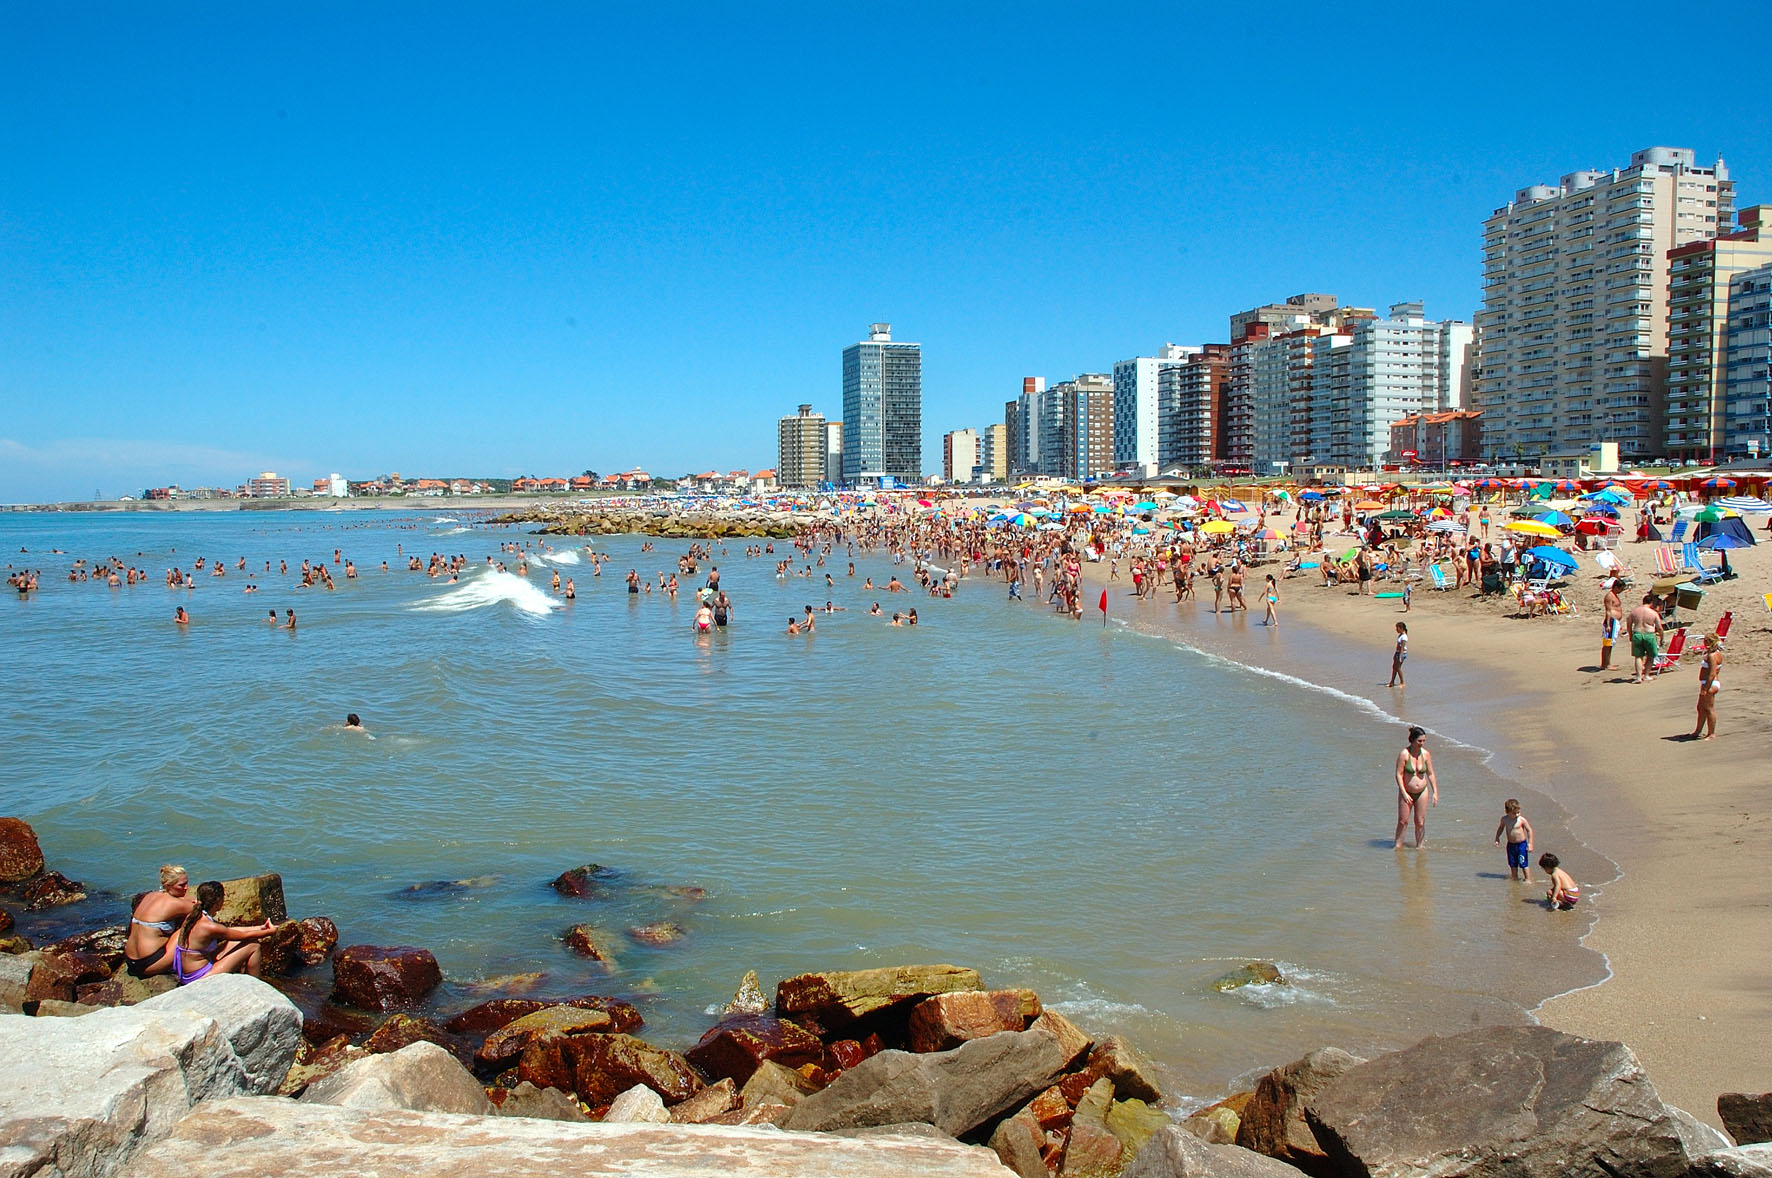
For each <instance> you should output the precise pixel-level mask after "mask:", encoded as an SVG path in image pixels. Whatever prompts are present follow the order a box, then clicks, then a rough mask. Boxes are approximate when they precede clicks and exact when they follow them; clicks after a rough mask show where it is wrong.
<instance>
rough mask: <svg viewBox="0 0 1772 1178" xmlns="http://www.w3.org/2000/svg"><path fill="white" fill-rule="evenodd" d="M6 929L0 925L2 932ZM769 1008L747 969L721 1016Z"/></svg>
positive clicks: (757, 983)
mask: <svg viewBox="0 0 1772 1178" xmlns="http://www.w3.org/2000/svg"><path fill="white" fill-rule="evenodd" d="M5 931H6V927H5V926H4V925H0V933H3V932H5ZM768 1009H769V999H768V998H767V997H765V996H764V994H763V984H762V983H761V982H759V981H758V980H757V971H756V970H754V969H753V970H748V971H746V973H745V975H744V978H743V979H742V980H741V981H740V982H739V983H738V991H737V992H736V993H735V994H733V995H732V1001H731V1002H728V1003H727V1004H726V1005H725V1006H723V1007H721V1008H720V1017H721V1018H731V1017H732V1016H733V1015H735V1014H763V1013H765V1012H766V1011H767V1010H768Z"/></svg>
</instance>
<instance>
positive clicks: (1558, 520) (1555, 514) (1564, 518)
mask: <svg viewBox="0 0 1772 1178" xmlns="http://www.w3.org/2000/svg"><path fill="white" fill-rule="evenodd" d="M1538 522H1539V523H1541V524H1555V525H1556V526H1558V527H1563V526H1565V525H1567V524H1572V523H1574V522H1575V521H1574V520H1573V519H1571V518H1569V516H1568V515H1566V514H1564V513H1563V512H1561V511H1547V512H1544V513H1543V514H1542V515H1540V516H1539V517H1538Z"/></svg>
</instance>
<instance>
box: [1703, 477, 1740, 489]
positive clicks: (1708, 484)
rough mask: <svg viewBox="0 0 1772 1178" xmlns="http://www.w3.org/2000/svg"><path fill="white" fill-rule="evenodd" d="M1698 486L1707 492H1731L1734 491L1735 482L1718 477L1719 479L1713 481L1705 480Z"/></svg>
mask: <svg viewBox="0 0 1772 1178" xmlns="http://www.w3.org/2000/svg"><path fill="white" fill-rule="evenodd" d="M1698 485H1699V486H1701V487H1703V488H1704V489H1705V490H1707V491H1733V490H1734V489H1735V480H1734V479H1725V478H1720V477H1719V478H1713V479H1705V480H1704V481H1703V482H1702V483H1699V484H1698Z"/></svg>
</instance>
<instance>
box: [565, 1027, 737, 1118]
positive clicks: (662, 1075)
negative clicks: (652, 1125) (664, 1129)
mask: <svg viewBox="0 0 1772 1178" xmlns="http://www.w3.org/2000/svg"><path fill="white" fill-rule="evenodd" d="M559 1042H560V1043H561V1045H562V1046H563V1047H564V1049H565V1053H566V1055H567V1056H568V1057H569V1058H570V1059H571V1061H572V1087H573V1091H575V1092H577V1093H578V1098H579V1099H580V1100H582V1101H584V1102H585V1103H586V1104H588V1105H605V1104H608V1103H610V1102H611V1101H613V1100H614V1099H615V1098H616V1097H617V1096H620V1095H621V1094H622V1093H623V1092H626V1091H627V1090H628V1089H629V1088H632V1087H633V1086H634V1085H636V1084H644V1085H646V1087H648V1088H650V1089H652V1090H653V1091H654V1092H656V1093H658V1095H659V1096H660V1097H661V1098H662V1099H663V1100H664V1102H665V1103H666V1104H676V1103H678V1102H679V1101H683V1100H687V1099H689V1098H690V1097H691V1096H694V1095H695V1093H696V1092H697V1091H698V1090H699V1089H700V1088H701V1086H702V1085H701V1080H700V1078H699V1077H697V1076H696V1074H695V1069H694V1068H692V1067H690V1066H689V1061H688V1060H686V1059H684V1058H683V1057H682V1056H681V1055H678V1054H677V1053H676V1052H674V1051H665V1050H663V1049H662V1048H658V1047H654V1046H652V1044H650V1043H647V1042H645V1041H643V1040H640V1039H636V1038H634V1037H633V1036H632V1035H574V1036H571V1037H569V1038H565V1039H561V1040H559Z"/></svg>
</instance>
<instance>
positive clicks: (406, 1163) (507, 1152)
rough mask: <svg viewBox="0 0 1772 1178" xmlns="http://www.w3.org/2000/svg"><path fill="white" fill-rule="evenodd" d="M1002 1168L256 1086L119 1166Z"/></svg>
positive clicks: (143, 1170)
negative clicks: (287, 1095)
mask: <svg viewBox="0 0 1772 1178" xmlns="http://www.w3.org/2000/svg"><path fill="white" fill-rule="evenodd" d="M340 1174H375V1175H379V1176H380V1178H394V1176H396V1175H427V1176H433V1178H435V1176H445V1175H447V1176H450V1178H454V1176H457V1175H464V1176H465V1175H473V1176H474V1178H534V1176H535V1175H537V1174H554V1175H562V1176H564V1175H571V1176H572V1178H602V1176H604V1175H626V1176H629V1178H632V1176H634V1175H639V1174H648V1175H655V1176H657V1178H666V1176H668V1178H830V1176H831V1175H839V1174H840V1175H842V1176H843V1178H904V1176H905V1175H913V1174H914V1175H918V1176H919V1178H1011V1176H1012V1174H1013V1171H1010V1170H1006V1169H1004V1168H1003V1166H1002V1165H1001V1164H1000V1163H999V1162H998V1161H997V1157H996V1155H995V1154H993V1153H991V1151H990V1150H988V1149H983V1148H980V1147H978V1146H972V1145H959V1144H955V1143H950V1142H943V1141H935V1140H930V1139H927V1138H916V1137H896V1136H894V1137H870V1138H866V1139H862V1140H851V1139H849V1138H844V1137H833V1136H829V1135H826V1134H798V1133H782V1132H779V1131H776V1130H773V1129H755V1128H748V1127H744V1128H741V1127H736V1126H724V1125H636V1124H625V1125H607V1124H587V1125H573V1124H566V1123H563V1122H560V1121H538V1120H531V1119H529V1118H526V1117H465V1116H451V1115H448V1114H444V1113H413V1112H398V1111H395V1112H371V1111H367V1110H360V1109H344V1108H335V1107H330V1106H327V1105H313V1104H303V1103H300V1102H298V1101H292V1100H278V1099H275V1098H266V1097H258V1098H251V1099H239V1100H227V1101H218V1102H216V1103H213V1104H205V1105H204V1106H202V1107H201V1108H198V1109H196V1110H194V1111H193V1112H192V1113H191V1114H190V1115H189V1116H188V1117H186V1118H185V1119H184V1120H183V1121H182V1122H181V1123H180V1124H179V1125H178V1127H177V1128H176V1129H175V1130H174V1131H173V1133H172V1135H171V1136H170V1137H168V1138H166V1139H165V1140H163V1141H160V1142H158V1143H157V1144H155V1145H154V1146H152V1147H151V1148H149V1149H148V1150H146V1151H144V1152H143V1153H142V1154H140V1155H139V1156H138V1157H137V1158H136V1161H135V1164H134V1165H133V1166H132V1167H131V1169H130V1176H131V1178H193V1176H194V1175H202V1178H266V1176H268V1175H269V1176H274V1178H336V1176H337V1175H340Z"/></svg>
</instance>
